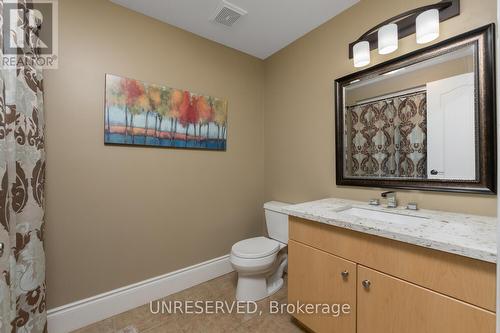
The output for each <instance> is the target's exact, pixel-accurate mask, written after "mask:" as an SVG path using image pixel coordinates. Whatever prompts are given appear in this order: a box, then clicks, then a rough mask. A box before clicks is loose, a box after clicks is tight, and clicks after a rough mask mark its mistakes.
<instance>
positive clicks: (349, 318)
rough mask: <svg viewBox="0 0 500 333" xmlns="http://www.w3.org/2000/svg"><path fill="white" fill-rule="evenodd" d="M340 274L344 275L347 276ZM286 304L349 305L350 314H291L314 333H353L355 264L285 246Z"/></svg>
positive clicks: (291, 243) (299, 246)
mask: <svg viewBox="0 0 500 333" xmlns="http://www.w3.org/2000/svg"><path fill="white" fill-rule="evenodd" d="M343 272H347V275H346V274H345V273H344V274H342V273H343ZM288 273H289V274H288V303H289V304H296V303H297V301H298V302H300V303H302V304H329V305H332V304H349V305H350V313H349V314H341V315H340V316H338V317H335V316H333V315H332V314H321V313H319V314H294V317H295V318H296V319H298V320H299V321H300V322H302V323H303V324H304V325H305V326H307V327H308V328H310V329H311V330H313V331H314V332H316V333H322V332H342V333H355V332H356V264H355V263H352V262H350V261H347V260H344V259H341V258H338V257H336V256H334V255H332V254H329V253H326V252H323V251H321V250H318V249H315V248H312V247H310V246H307V245H304V244H300V243H297V242H294V241H293V240H291V241H289V243H288Z"/></svg>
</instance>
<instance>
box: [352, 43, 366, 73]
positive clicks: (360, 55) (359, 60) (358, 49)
mask: <svg viewBox="0 0 500 333" xmlns="http://www.w3.org/2000/svg"><path fill="white" fill-rule="evenodd" d="M352 51H353V58H354V67H363V66H366V65H368V64H369V63H370V43H368V42H366V41H363V42H358V43H356V44H355V45H354V47H353V49H352Z"/></svg>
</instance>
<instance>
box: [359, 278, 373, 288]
mask: <svg viewBox="0 0 500 333" xmlns="http://www.w3.org/2000/svg"><path fill="white" fill-rule="evenodd" d="M361 284H362V285H363V287H365V289H370V286H371V285H372V283H371V281H370V280H364V281H363V282H361Z"/></svg>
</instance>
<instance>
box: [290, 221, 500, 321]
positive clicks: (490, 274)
mask: <svg viewBox="0 0 500 333" xmlns="http://www.w3.org/2000/svg"><path fill="white" fill-rule="evenodd" d="M289 220H290V223H289V228H290V239H292V240H295V241H298V242H301V243H304V244H308V245H310V246H312V247H315V248H318V249H321V250H323V251H326V252H329V253H332V254H334V255H337V256H339V257H342V258H345V259H347V260H350V261H353V262H356V263H358V264H361V265H364V266H367V267H370V268H374V269H377V270H378V271H381V272H384V273H387V274H389V275H392V276H395V277H398V278H401V279H403V280H406V281H410V282H412V283H414V284H417V285H420V286H423V287H425V288H428V289H431V290H434V291H437V292H439V293H442V294H445V295H448V296H451V297H454V298H457V299H459V300H462V301H464V302H467V303H471V304H474V305H477V306H479V307H481V308H484V309H487V310H490V311H495V290H496V266H495V265H494V264H492V263H488V262H484V261H480V260H474V259H471V258H467V257H463V256H459V255H454V254H450V253H446V252H442V251H436V250H432V249H427V248H424V247H421V246H416V245H412V244H407V243H403V242H399V241H394V240H390V239H386V238H382V237H378V236H372V235H367V234H364V233H361V232H355V231H352V230H347V229H343V228H338V227H334V226H330V225H325V224H323V223H318V222H313V221H308V220H304V219H300V218H296V217H290V218H289Z"/></svg>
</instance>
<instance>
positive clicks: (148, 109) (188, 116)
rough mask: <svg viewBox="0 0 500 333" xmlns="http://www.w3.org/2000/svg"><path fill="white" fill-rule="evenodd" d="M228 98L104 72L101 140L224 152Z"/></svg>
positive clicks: (113, 142) (134, 144) (124, 143)
mask: <svg viewBox="0 0 500 333" xmlns="http://www.w3.org/2000/svg"><path fill="white" fill-rule="evenodd" d="M226 142H227V101H226V100H223V99H220V98H216V97H212V96H205V95H202V94H196V93H193V92H190V91H187V90H182V89H175V88H169V87H165V86H159V85H155V84H148V83H145V82H142V81H138V80H134V79H129V78H125V77H120V76H116V75H111V74H107V75H106V94H105V116H104V143H105V144H116V145H132V146H150V147H169V148H187V149H205V150H222V151H225V150H226Z"/></svg>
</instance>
